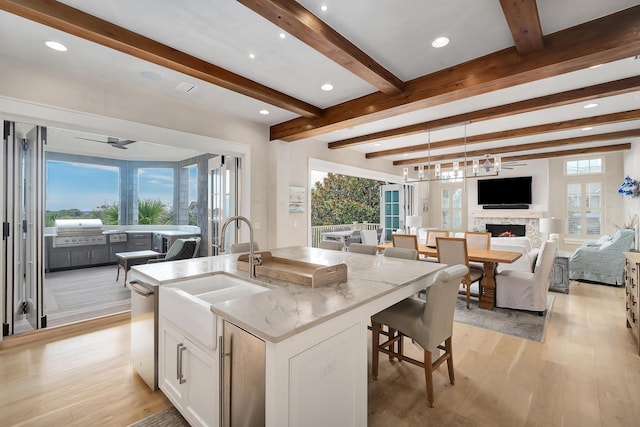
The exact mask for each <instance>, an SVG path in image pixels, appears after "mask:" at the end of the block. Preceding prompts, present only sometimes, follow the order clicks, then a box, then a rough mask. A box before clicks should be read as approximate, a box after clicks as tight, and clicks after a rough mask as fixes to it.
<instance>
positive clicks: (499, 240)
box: [491, 237, 540, 273]
mask: <svg viewBox="0 0 640 427" xmlns="http://www.w3.org/2000/svg"><path fill="white" fill-rule="evenodd" d="M491 249H492V250H496V251H509V252H520V253H522V256H521V257H520V258H518V259H517V260H516V261H515V262H514V263H512V264H504V263H500V264H498V268H497V272H498V273H500V272H502V271H504V270H520V271H528V272H532V271H533V268H534V266H535V264H536V259H537V258H538V253H539V251H540V250H539V249H538V248H534V247H532V245H531V240H530V239H529V238H528V237H492V238H491Z"/></svg>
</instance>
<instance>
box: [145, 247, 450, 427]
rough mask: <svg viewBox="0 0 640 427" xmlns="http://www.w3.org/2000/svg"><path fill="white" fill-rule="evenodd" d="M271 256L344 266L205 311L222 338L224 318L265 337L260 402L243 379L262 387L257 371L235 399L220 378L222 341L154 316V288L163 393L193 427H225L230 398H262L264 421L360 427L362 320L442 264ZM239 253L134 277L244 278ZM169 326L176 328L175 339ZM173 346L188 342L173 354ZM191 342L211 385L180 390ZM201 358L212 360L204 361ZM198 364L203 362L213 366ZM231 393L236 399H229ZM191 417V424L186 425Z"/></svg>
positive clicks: (277, 426)
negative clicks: (322, 280) (326, 278)
mask: <svg viewBox="0 0 640 427" xmlns="http://www.w3.org/2000/svg"><path fill="white" fill-rule="evenodd" d="M270 252H271V253H272V254H273V255H274V256H278V257H281V258H289V259H293V260H297V261H303V262H310V263H314V264H320V265H335V264H338V263H345V264H346V265H347V280H346V281H345V282H341V283H336V284H331V285H327V286H322V287H316V288H311V287H308V286H301V285H295V284H291V283H286V282H282V281H278V280H275V279H269V278H268V277H258V280H259V281H261V282H262V283H264V284H265V286H269V287H270V289H268V290H267V291H264V292H259V293H255V294H250V295H244V296H241V297H238V298H235V299H231V300H226V301H216V302H213V303H211V304H210V307H209V309H210V311H211V313H212V314H213V315H215V318H216V320H215V336H216V337H217V338H218V340H220V339H221V338H222V336H223V331H224V323H225V322H228V323H230V324H232V325H234V327H237V328H240V329H241V330H242V331H244V332H246V333H248V335H252V336H254V337H256V338H257V339H258V340H259V341H261V342H263V343H264V356H263V357H264V400H263V401H262V400H261V399H262V397H261V394H260V393H258V392H257V390H256V391H255V392H252V391H251V387H250V385H251V384H255V385H256V387H262V386H261V385H260V384H262V381H261V380H260V381H258V380H256V379H255V373H253V374H252V375H253V377H251V376H248V375H247V376H246V378H253V379H248V380H246V381H245V382H248V383H249V386H247V384H245V385H244V386H242V387H244V388H245V389H247V390H248V392H247V393H248V394H245V395H244V396H243V395H242V393H241V394H237V392H238V390H232V391H230V390H228V387H229V384H227V383H225V381H224V379H225V377H226V375H225V371H224V369H225V367H224V365H225V363H228V360H227V356H226V354H227V353H228V352H227V349H226V348H224V347H225V345H224V344H222V348H221V345H220V344H218V345H217V347H216V348H211V346H200V345H198V344H197V343H194V342H192V341H191V340H190V339H189V331H187V330H184V329H181V328H174V327H175V325H172V324H170V323H169V324H167V323H166V322H163V321H162V318H163V316H162V306H163V304H162V297H163V293H162V292H160V294H159V296H160V307H161V308H160V319H161V328H160V329H161V331H162V334H163V335H162V336H161V339H160V341H161V342H162V344H161V347H162V349H161V351H160V360H161V364H162V365H163V366H164V367H162V368H161V369H162V371H161V374H160V387H161V389H162V390H163V392H164V393H166V394H167V396H168V397H169V398H170V399H171V400H172V402H174V404H175V405H176V407H177V408H178V409H179V410H180V411H181V412H182V413H183V415H185V418H187V419H188V420H189V421H190V422H191V423H192V424H193V425H214V426H215V425H219V423H220V422H222V425H223V426H224V425H229V417H230V416H232V415H233V407H228V406H229V401H230V400H234V401H235V402H232V403H231V406H233V404H234V403H235V404H239V405H240V406H241V407H242V405H245V406H252V407H254V406H255V407H259V408H262V407H261V406H260V404H262V405H264V425H266V426H269V427H282V426H295V427H298V426H302V427H304V426H326V425H339V426H363V427H364V426H366V425H367V378H368V375H367V358H368V357H369V355H368V350H367V348H368V346H367V344H368V340H369V335H368V331H367V325H368V322H369V318H370V316H371V315H373V314H375V313H377V312H378V311H380V310H383V309H384V308H386V307H389V306H391V305H393V304H395V303H396V302H398V301H401V300H402V299H404V298H407V297H409V296H411V295H413V294H414V293H416V292H417V291H418V290H420V289H424V288H425V287H427V286H429V285H430V284H431V282H432V280H433V276H434V273H435V272H436V271H438V270H440V269H442V268H444V267H445V266H444V265H443V264H437V263H427V262H416V261H411V260H402V259H395V258H384V257H381V256H371V255H363V254H355V253H348V252H338V251H326V250H322V249H315V248H306V247H290V248H279V249H273V250H271V251H270ZM237 257H238V255H224V256H216V257H207V258H198V259H192V260H182V261H176V262H170V263H160V264H154V265H145V266H136V267H133V269H134V270H135V274H136V275H138V276H140V277H143V278H144V279H145V280H147V281H149V282H153V283H155V284H157V285H160V286H161V287H162V286H163V285H175V284H176V283H179V282H181V281H185V280H189V279H194V278H198V280H199V281H201V282H202V281H203V280H204V281H205V282H206V279H207V278H208V277H209V276H210V275H212V274H213V273H215V272H220V271H225V272H227V273H228V274H232V275H236V276H238V277H242V278H247V273H246V272H244V271H238V270H237V268H236V260H237ZM167 289H169V287H167ZM161 291H162V289H161ZM172 332H176V333H175V335H172ZM181 340H182V342H181ZM196 341H197V340H196ZM218 343H220V341H218ZM180 344H183V345H184V346H186V348H185V349H184V350H180V349H181V348H182V347H180V346H179V345H180ZM190 348H196V349H198V350H201V351H202V353H200V354H204V355H205V356H207V355H208V356H211V357H212V358H213V364H211V363H209V364H207V363H202V364H201V365H199V367H200V368H201V370H199V371H198V373H197V375H202V377H203V378H207V379H209V380H211V382H212V384H206V383H205V384H202V386H203V389H201V390H198V391H194V390H193V389H192V388H189V387H184V386H185V385H187V384H188V383H189V381H190V380H191V379H192V378H193V372H194V368H193V367H192V366H191V365H190V364H191V363H192V362H191V359H190V358H189V361H188V362H187V363H185V356H184V355H183V356H182V357H183V359H182V361H181V362H182V365H181V366H182V368H181V369H182V374H183V375H185V376H186V379H187V382H186V383H184V384H179V380H178V377H179V372H178V368H177V367H178V366H179V364H178V362H179V361H178V359H177V358H178V357H179V354H180V351H183V352H184V354H186V353H190ZM232 351H235V350H232ZM194 354H195V352H194ZM231 357H232V363H233V364H236V367H237V366H242V364H243V363H244V364H245V365H244V366H246V367H247V371H249V370H251V372H258V370H256V369H253V364H256V363H260V361H258V360H256V358H255V354H254V355H253V356H252V358H251V360H249V359H244V358H243V357H242V356H241V354H237V355H236V356H235V358H234V356H233V355H232V356H231ZM261 357H262V356H261ZM220 358H222V360H221V359H220ZM206 360H208V361H209V362H211V359H206ZM198 363H201V362H198ZM249 364H251V369H249V368H250V366H249ZM205 366H210V367H211V371H212V372H208V368H207V367H205ZM221 366H222V368H221ZM221 369H222V371H221ZM165 377H166V378H165ZM195 381H198V380H194V382H195ZM181 386H182V387H181ZM207 386H209V387H207ZM231 386H233V384H231ZM219 387H222V390H220V388H219ZM242 387H241V388H242ZM205 389H206V391H204V390H205ZM194 393H198V394H199V395H204V396H206V398H207V399H208V400H205V401H198V403H202V405H203V407H206V403H207V402H208V404H209V406H208V407H206V408H207V409H213V410H214V411H215V414H214V415H213V416H212V417H211V422H212V423H213V424H209V419H210V418H208V417H209V416H211V412H206V413H205V412H200V409H198V408H196V407H195V406H194V405H193V404H192V403H191V399H190V398H191V397H192V396H194ZM225 396H226V398H225ZM229 396H235V398H234V399H229V398H228V397H229ZM239 396H240V397H239ZM199 397H201V396H199ZM199 397H198V398H199ZM176 402H178V403H176ZM189 405H191V409H189V408H190V406H189ZM260 411H262V409H260ZM202 414H205V415H202ZM196 416H197V417H199V418H198V419H199V421H193V420H194V419H196V418H195V417H196ZM203 420H204V421H203ZM231 424H233V420H231Z"/></svg>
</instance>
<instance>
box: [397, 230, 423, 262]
mask: <svg viewBox="0 0 640 427" xmlns="http://www.w3.org/2000/svg"><path fill="white" fill-rule="evenodd" d="M391 242H392V243H393V247H394V248H403V249H415V250H416V252H418V236H416V235H415V234H392V235H391ZM419 257H420V253H419V252H418V256H417V257H416V259H419Z"/></svg>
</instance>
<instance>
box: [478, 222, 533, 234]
mask: <svg viewBox="0 0 640 427" xmlns="http://www.w3.org/2000/svg"><path fill="white" fill-rule="evenodd" d="M485 227H486V229H487V231H488V232H490V233H491V237H521V236H526V235H527V226H526V225H524V224H485Z"/></svg>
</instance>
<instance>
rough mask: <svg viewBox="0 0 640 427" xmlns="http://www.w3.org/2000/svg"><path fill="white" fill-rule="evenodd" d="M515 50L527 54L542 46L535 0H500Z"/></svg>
mask: <svg viewBox="0 0 640 427" xmlns="http://www.w3.org/2000/svg"><path fill="white" fill-rule="evenodd" d="M500 6H501V7H502V13H504V17H505V18H506V19H507V24H508V25H509V30H511V36H512V37H513V41H514V42H515V46H516V51H518V54H520V55H523V56H524V55H529V54H530V53H533V52H537V51H539V50H541V49H542V48H543V47H544V44H543V41H542V26H541V25H540V16H539V15H538V6H537V5H536V0H500Z"/></svg>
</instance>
